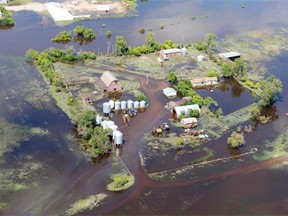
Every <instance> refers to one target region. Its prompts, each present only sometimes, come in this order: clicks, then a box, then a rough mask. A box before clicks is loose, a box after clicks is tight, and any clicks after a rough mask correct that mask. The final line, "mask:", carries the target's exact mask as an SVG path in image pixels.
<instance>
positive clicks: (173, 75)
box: [167, 72, 178, 84]
mask: <svg viewBox="0 0 288 216" xmlns="http://www.w3.org/2000/svg"><path fill="white" fill-rule="evenodd" d="M167 80H168V82H170V83H172V84H176V83H177V82H178V77H177V75H176V73H175V72H169V73H168V74H167Z"/></svg>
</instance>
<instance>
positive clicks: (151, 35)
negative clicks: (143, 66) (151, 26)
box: [146, 32, 158, 52]
mask: <svg viewBox="0 0 288 216" xmlns="http://www.w3.org/2000/svg"><path fill="white" fill-rule="evenodd" d="M146 42H147V44H148V47H149V48H150V50H151V52H155V51H156V50H157V49H158V43H157V41H156V40H155V39H154V33H153V32H151V33H149V34H148V35H147V36H146Z"/></svg>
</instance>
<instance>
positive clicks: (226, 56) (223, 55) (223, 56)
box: [219, 52, 241, 61]
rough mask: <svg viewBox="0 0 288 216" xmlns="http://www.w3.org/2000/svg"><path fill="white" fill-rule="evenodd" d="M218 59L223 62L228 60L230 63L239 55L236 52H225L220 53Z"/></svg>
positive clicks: (239, 55)
mask: <svg viewBox="0 0 288 216" xmlns="http://www.w3.org/2000/svg"><path fill="white" fill-rule="evenodd" d="M219 57H220V58H221V59H223V60H224V61H226V60H228V59H229V60H231V61H234V60H235V59H236V58H240V57H241V54H240V53H238V52H226V53H220V54H219Z"/></svg>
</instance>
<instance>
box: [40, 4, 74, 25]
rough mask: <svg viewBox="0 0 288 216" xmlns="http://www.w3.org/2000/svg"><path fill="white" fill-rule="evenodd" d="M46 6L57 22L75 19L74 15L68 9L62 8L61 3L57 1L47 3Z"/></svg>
mask: <svg viewBox="0 0 288 216" xmlns="http://www.w3.org/2000/svg"><path fill="white" fill-rule="evenodd" d="M45 7H46V8H47V10H48V12H49V13H50V15H51V16H52V18H53V19H54V20H55V21H56V22H58V21H71V20H73V19H74V17H73V15H72V14H71V13H70V12H69V11H68V10H67V9H65V8H62V6H61V4H59V3H57V2H48V3H45Z"/></svg>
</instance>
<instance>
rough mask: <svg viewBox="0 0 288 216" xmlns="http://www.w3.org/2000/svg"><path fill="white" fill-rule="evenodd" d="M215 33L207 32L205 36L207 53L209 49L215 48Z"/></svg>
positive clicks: (209, 52)
mask: <svg viewBox="0 0 288 216" xmlns="http://www.w3.org/2000/svg"><path fill="white" fill-rule="evenodd" d="M216 38H217V36H216V34H215V33H209V34H207V35H206V36H205V43H206V52H207V53H208V54H211V51H212V50H213V49H215V48H216V46H217V43H216Z"/></svg>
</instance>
